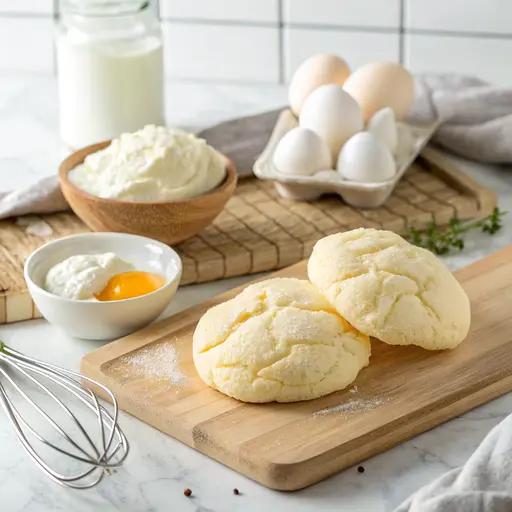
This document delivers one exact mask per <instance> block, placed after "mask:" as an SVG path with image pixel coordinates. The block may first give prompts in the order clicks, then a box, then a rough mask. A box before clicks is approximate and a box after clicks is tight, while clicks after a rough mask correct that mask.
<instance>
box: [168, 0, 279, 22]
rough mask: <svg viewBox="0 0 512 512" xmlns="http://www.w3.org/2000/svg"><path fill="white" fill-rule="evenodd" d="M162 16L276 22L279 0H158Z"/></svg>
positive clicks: (184, 18) (188, 18)
mask: <svg viewBox="0 0 512 512" xmlns="http://www.w3.org/2000/svg"><path fill="white" fill-rule="evenodd" d="M160 13H161V15H162V17H163V18H173V19H182V20H192V19H193V20H221V21H252V22H265V23H274V24H277V23H278V21H279V0H258V1H257V2H256V1H254V0H181V1H177V0H160Z"/></svg>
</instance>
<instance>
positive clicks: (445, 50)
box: [0, 0, 512, 85]
mask: <svg viewBox="0 0 512 512" xmlns="http://www.w3.org/2000/svg"><path fill="white" fill-rule="evenodd" d="M60 1H62V0H60ZM153 2H154V3H153V5H154V6H155V8H156V7H157V6H158V2H157V0H153ZM55 4H58V2H57V1H56V0H55V2H54V0H0V44H2V47H3V48H4V51H3V52H1V53H0V70H4V71H36V72H41V71H45V72H51V71H53V69H54V62H53V41H52V39H53V37H52V28H53V27H52V25H53V9H54V5H55ZM159 4H160V12H161V16H162V17H163V19H164V21H163V30H164V38H165V50H166V67H167V76H168V77H177V78H185V79H192V80H194V79H207V80H217V81H219V80H220V81H222V80H226V81H241V82H244V81H261V82H271V83H275V82H279V81H282V80H286V81H287V80H289V79H290V77H291V75H292V73H293V71H294V70H295V69H296V67H297V66H298V65H299V64H300V63H301V62H302V61H303V60H304V59H306V58H307V57H309V56H310V55H312V54H314V53H317V52H331V53H337V54H339V55H341V56H342V57H343V58H345V59H346V60H347V61H348V62H349V64H350V66H351V67H352V69H356V68H357V67H359V66H361V65H362V64H365V63H366V62H369V61H373V60H392V61H400V60H402V61H403V63H404V64H405V65H406V66H407V67H410V68H411V70H412V71H432V72H455V73H466V74H472V75H476V76H480V77H482V78H484V79H486V80H488V81H490V82H495V83H498V84H507V85H512V66H510V64H509V61H510V58H509V55H511V54H512V24H511V23H510V20H512V0H258V1H256V0H159Z"/></svg>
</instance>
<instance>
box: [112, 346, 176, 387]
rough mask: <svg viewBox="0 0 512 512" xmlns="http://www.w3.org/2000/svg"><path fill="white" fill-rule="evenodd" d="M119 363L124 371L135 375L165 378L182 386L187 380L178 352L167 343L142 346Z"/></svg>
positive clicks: (174, 384) (146, 377)
mask: <svg viewBox="0 0 512 512" xmlns="http://www.w3.org/2000/svg"><path fill="white" fill-rule="evenodd" d="M117 363H118V364H117V365H116V366H118V367H119V368H121V367H123V369H124V373H128V372H129V373H130V375H131V376H133V377H139V378H143V379H147V380H165V381H167V382H168V383H169V384H172V385H173V386H181V385H183V384H184V383H185V381H186V377H185V375H184V373H183V372H182V371H181V370H180V366H179V358H178V353H177V351H176V349H175V348H174V347H173V346H172V345H170V344H167V343H160V344H158V345H154V346H153V345H150V346H149V347H145V348H142V349H140V350H137V351H136V352H134V353H133V354H128V355H126V356H124V357H122V358H120V359H119V360H118V361H117Z"/></svg>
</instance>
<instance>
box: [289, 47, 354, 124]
mask: <svg viewBox="0 0 512 512" xmlns="http://www.w3.org/2000/svg"><path fill="white" fill-rule="evenodd" d="M349 75H350V68H349V67H348V65H347V63H346V62H345V61H344V60H343V59H340V58H339V57H337V56H336V55H330V54H328V53H319V54H317V55H313V56H312V57H310V58H309V59H307V60H305V61H304V62H303V63H302V64H301V65H300V66H299V67H298V68H297V69H296V71H295V73H294V74H293V76H292V79H291V81H290V86H289V89H288V99H289V102H290V107H291V109H292V111H293V113H294V114H295V115H296V116H298V115H299V114H300V110H301V108H302V104H303V103H304V100H305V99H306V98H307V96H308V95H309V94H310V93H311V92H313V90H315V89H316V88H317V87H320V86H321V85H325V84H337V85H343V84H344V83H345V80H346V79H347V78H348V76H349Z"/></svg>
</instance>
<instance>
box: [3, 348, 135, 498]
mask: <svg viewBox="0 0 512 512" xmlns="http://www.w3.org/2000/svg"><path fill="white" fill-rule="evenodd" d="M20 381H22V382H24V383H25V386H24V387H22V386H23V385H20V383H19V382H20ZM82 381H86V382H87V383H88V384H92V385H93V386H96V387H98V388H100V389H101V390H102V391H104V392H105V394H106V395H107V396H108V397H109V399H110V401H111V402H112V412H111V413H110V412H109V411H108V410H107V409H106V408H105V407H104V406H103V405H101V404H100V402H99V400H98V397H97V396H96V394H95V393H94V392H93V391H92V390H91V389H89V388H88V387H85V386H83V385H82ZM51 388H52V389H51ZM29 390H31V391H29ZM57 390H58V391H57ZM56 391H57V393H59V394H61V393H64V392H65V393H67V394H68V396H67V397H66V402H67V405H66V403H64V401H63V399H61V398H59V396H57V393H56ZM36 395H40V396H42V395H46V397H49V399H50V400H49V401H48V399H47V398H46V399H45V402H47V405H48V404H51V405H53V406H54V409H55V410H54V411H52V412H51V413H50V412H49V411H48V410H45V409H43V407H42V406H40V405H38V403H36V400H35V399H34V397H35V396H36ZM15 399H16V400H15ZM75 399H76V400H78V402H76V400H75ZM15 401H16V403H15ZM71 402H76V403H77V404H78V405H79V406H80V407H81V409H82V410H81V411H80V412H81V413H82V414H81V416H82V415H83V414H84V413H87V414H88V415H89V416H90V417H92V419H93V421H94V423H93V424H94V429H92V428H91V429H88V428H87V427H86V426H84V422H83V420H81V419H79V417H78V416H79V415H78V411H74V410H73V409H72V408H71ZM18 403H19V405H18ZM40 403H41V404H42V402H40ZM22 404H23V406H24V407H26V406H27V404H28V406H29V407H28V410H30V412H31V414H32V415H34V418H37V419H40V423H39V422H38V426H39V427H40V429H39V430H36V428H35V427H34V426H33V424H34V423H35V422H34V421H30V422H29V420H28V419H27V417H24V416H23V415H22V413H21V412H20V408H21V405H22ZM0 405H1V406H2V408H3V409H4V411H5V413H6V414H7V418H8V419H9V421H10V423H11V424H12V426H13V428H14V431H15V433H16V435H17V436H18V439H19V440H20V442H21V444H22V446H23V448H24V449H25V451H26V452H27V453H28V454H29V455H30V457H31V458H32V459H33V461H34V462H35V463H36V464H37V465H38V466H39V468H40V469H41V470H42V471H43V472H44V473H46V475H48V476H49V477H50V478H51V479H52V480H54V481H55V482H57V483H59V484H61V485H64V486H65V487H70V488H73V489H90V488H91V487H94V486H95V485H97V484H98V483H99V482H100V481H101V480H102V478H103V477H104V475H105V473H106V472H109V469H111V468H116V467H118V466H120V465H121V464H122V463H123V461H124V460H125V459H126V457H127V455H128V451H129V444H128V441H127V439H126V437H125V435H124V433H123V432H122V430H121V429H120V428H119V425H118V424H117V421H118V405H117V401H116V399H115V397H114V394H113V393H112V392H111V391H110V390H109V389H108V388H106V387H105V386H103V385H102V384H100V383H99V382H96V381H94V380H92V379H89V378H88V377H84V376H82V375H80V374H78V373H75V372H72V371H69V370H65V369H64V368H60V367H58V366H55V365H52V364H49V363H45V362H43V361H40V360H38V359H34V358H31V357H27V356H25V355H23V354H21V353H20V352H17V351H16V350H13V349H11V348H9V347H7V346H6V345H4V344H3V343H2V342H1V341H0ZM28 410H27V412H28ZM55 411H59V412H60V416H59V417H60V421H58V420H57V419H56V418H57V416H58V415H56V414H55ZM64 423H68V426H67V427H64V426H63V424H64ZM43 426H44V427H45V428H47V429H48V430H49V432H50V433H51V436H50V435H48V434H47V435H46V437H45V435H44V434H42V433H41V428H42V427H43ZM71 429H72V430H73V433H71V432H70V430H71ZM93 431H94V433H93ZM50 437H51V438H50ZM53 437H56V440H54V439H53ZM37 441H38V442H39V443H41V444H37V443H36V442H37ZM44 447H48V448H50V450H47V449H45V448H44ZM44 451H45V452H46V455H43V454H42V452H44ZM55 454H57V455H58V456H65V457H69V458H70V459H72V460H73V461H75V462H74V463H73V466H77V468H76V469H75V468H73V469H72V470H71V471H70V474H62V473H61V472H60V471H59V470H58V469H56V468H55V467H52V466H51V465H50V463H49V462H48V460H49V459H52V456H53V457H54V456H55ZM68 465H69V461H68Z"/></svg>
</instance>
